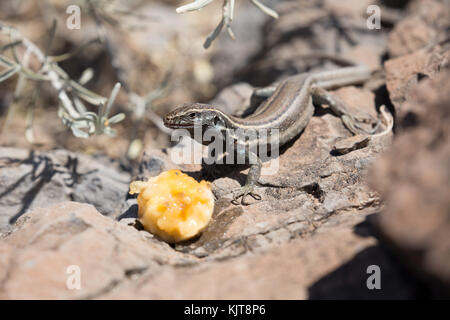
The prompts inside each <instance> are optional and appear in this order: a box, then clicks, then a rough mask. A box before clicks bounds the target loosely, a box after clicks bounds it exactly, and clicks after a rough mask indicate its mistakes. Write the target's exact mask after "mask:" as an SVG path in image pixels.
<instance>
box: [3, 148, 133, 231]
mask: <svg viewBox="0 0 450 320" xmlns="http://www.w3.org/2000/svg"><path fill="white" fill-rule="evenodd" d="M129 180H130V176H129V174H127V173H124V172H121V171H120V170H118V168H117V163H115V162H113V161H110V160H108V159H102V158H98V157H97V158H96V157H90V156H85V155H78V154H75V153H72V152H69V151H66V150H62V149H60V150H54V151H50V152H34V151H30V150H25V149H16V148H0V207H1V208H2V209H1V212H0V234H1V233H2V232H5V231H7V230H8V229H9V228H10V226H11V224H12V223H14V222H15V221H16V220H17V218H19V217H20V216H21V215H22V214H24V213H25V212H26V211H27V210H29V209H34V208H39V207H46V206H49V205H51V204H55V203H58V202H61V201H68V200H74V201H79V202H85V203H90V204H93V205H94V206H96V208H97V209H98V210H99V211H100V212H102V213H103V214H108V215H115V214H118V213H119V210H120V207H121V204H122V202H123V201H124V199H125V198H126V195H127V192H128V183H129Z"/></svg>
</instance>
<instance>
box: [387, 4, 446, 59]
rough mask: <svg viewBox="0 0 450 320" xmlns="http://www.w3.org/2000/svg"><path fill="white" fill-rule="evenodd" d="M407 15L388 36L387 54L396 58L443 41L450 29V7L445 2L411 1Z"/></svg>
mask: <svg viewBox="0 0 450 320" xmlns="http://www.w3.org/2000/svg"><path fill="white" fill-rule="evenodd" d="M408 11H409V14H408V15H407V16H406V17H405V18H404V19H402V20H401V21H400V22H399V23H397V24H396V25H395V27H394V29H393V30H392V32H391V33H390V34H389V44H388V48H389V54H390V56H391V57H398V56H402V55H406V54H410V53H413V52H415V51H417V50H419V49H421V48H423V47H425V46H426V45H428V44H432V43H435V42H438V41H441V40H443V39H444V38H445V37H447V36H448V28H449V27H450V7H449V4H448V2H445V1H436V0H430V1H413V2H412V3H411V4H410V5H409V8H408Z"/></svg>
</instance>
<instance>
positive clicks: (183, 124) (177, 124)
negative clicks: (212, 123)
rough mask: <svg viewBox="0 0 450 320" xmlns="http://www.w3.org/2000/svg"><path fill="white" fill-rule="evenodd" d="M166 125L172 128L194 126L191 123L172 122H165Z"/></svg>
mask: <svg viewBox="0 0 450 320" xmlns="http://www.w3.org/2000/svg"><path fill="white" fill-rule="evenodd" d="M164 125H165V126H166V127H168V128H171V129H180V128H192V127H193V125H192V124H189V123H170V122H164Z"/></svg>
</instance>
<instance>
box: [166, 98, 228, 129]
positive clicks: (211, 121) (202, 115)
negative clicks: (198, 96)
mask: <svg viewBox="0 0 450 320" xmlns="http://www.w3.org/2000/svg"><path fill="white" fill-rule="evenodd" d="M225 121H226V115H225V114H224V113H223V112H221V111H219V110H217V109H215V108H213V107H211V106H210V105H207V104H201V103H191V104H184V105H182V106H181V107H178V108H176V109H175V110H173V111H171V112H169V113H168V114H166V115H165V117H164V125H165V126H166V127H168V128H171V129H179V128H185V129H192V128H194V127H202V128H215V129H219V130H220V129H222V128H225Z"/></svg>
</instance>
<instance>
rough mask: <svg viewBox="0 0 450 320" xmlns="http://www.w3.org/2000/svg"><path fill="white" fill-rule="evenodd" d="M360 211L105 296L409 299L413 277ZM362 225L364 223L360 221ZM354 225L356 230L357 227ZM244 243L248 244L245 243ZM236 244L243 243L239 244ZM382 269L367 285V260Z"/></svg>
mask: <svg viewBox="0 0 450 320" xmlns="http://www.w3.org/2000/svg"><path fill="white" fill-rule="evenodd" d="M365 218H366V215H365V214H359V215H355V214H354V213H346V214H343V215H341V216H339V217H336V219H337V220H335V221H334V223H330V224H328V223H326V224H324V225H323V227H322V228H321V229H320V230H317V233H315V234H314V235H313V236H312V237H310V238H307V239H295V240H293V241H292V242H289V243H286V242H284V243H283V244H281V245H278V246H276V247H273V248H272V249H270V250H269V251H266V252H264V253H254V252H253V250H252V249H250V251H244V252H245V253H243V254H242V255H240V256H237V257H234V258H233V259H227V260H224V261H214V262H211V263H203V264H202V265H200V266H193V267H191V268H177V269H176V270H174V269H166V270H164V271H163V272H161V273H159V275H158V277H153V278H150V277H146V276H143V277H142V278H141V279H140V280H138V281H135V282H131V281H128V282H126V283H125V282H124V283H123V285H120V286H117V287H115V288H114V289H113V290H111V291H110V292H108V293H107V294H106V295H104V296H103V298H107V299H130V298H132V299H161V298H162V299H186V298H188V299H306V298H316V299H317V298H330V297H334V298H336V297H340V298H353V299H362V298H365V299H376V298H392V299H393V298H397V299H406V298H412V297H414V295H415V294H416V293H417V292H416V288H415V284H414V282H413V281H410V279H409V278H408V277H407V276H406V275H404V274H403V273H402V270H401V269H399V268H398V267H397V266H396V264H395V261H393V260H392V259H391V258H390V257H389V256H387V255H386V253H385V251H383V249H382V248H381V247H379V246H378V245H377V241H376V239H375V238H374V237H373V236H367V235H359V234H358V232H360V229H364V228H366V226H365V225H366V223H365V222H364V221H365ZM363 225H364V226H363ZM357 230H358V231H357ZM247 244H249V243H248V242H247ZM241 246H245V243H242V244H241ZM373 264H377V265H379V266H380V267H381V268H382V270H383V271H382V272H383V276H382V279H383V280H382V290H368V289H367V287H366V281H367V277H368V274H367V273H366V270H367V267H368V266H369V265H373Z"/></svg>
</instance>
